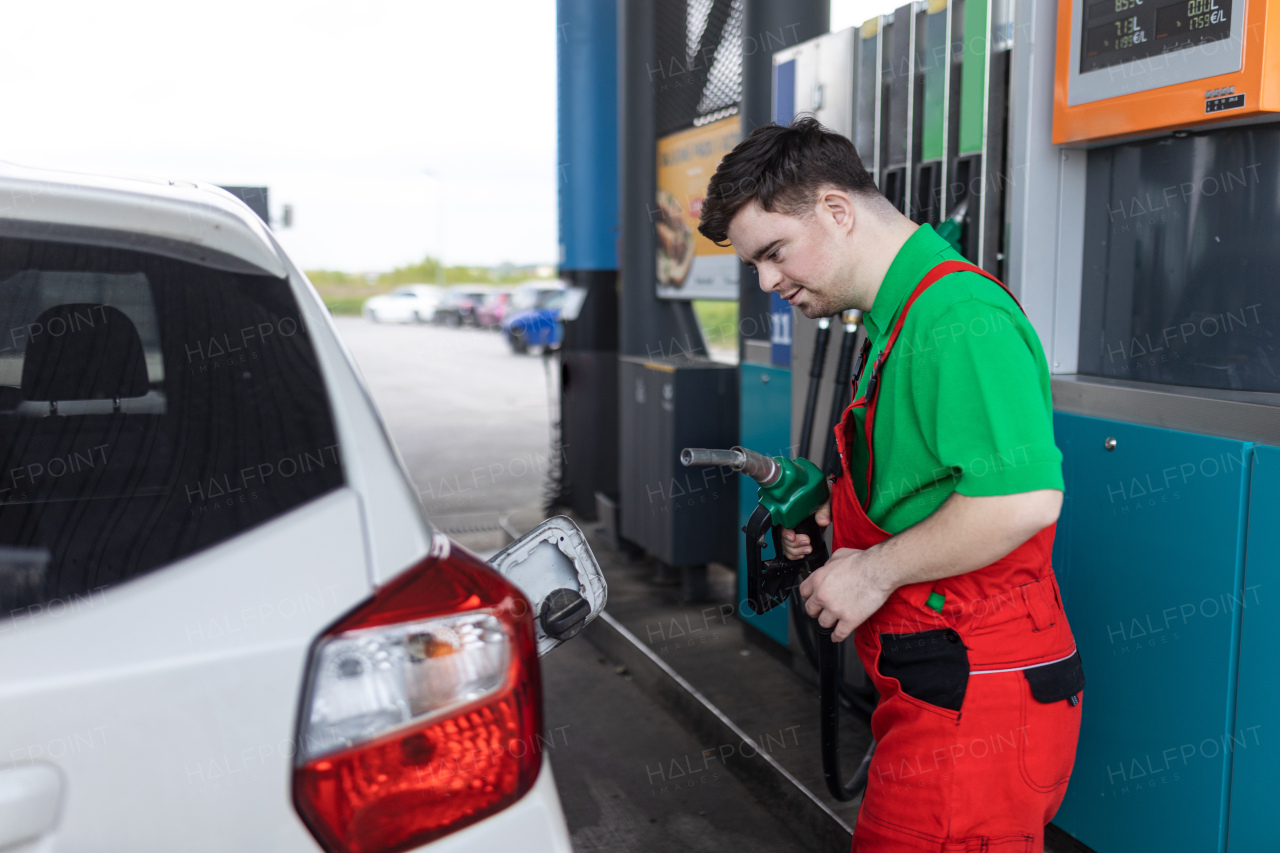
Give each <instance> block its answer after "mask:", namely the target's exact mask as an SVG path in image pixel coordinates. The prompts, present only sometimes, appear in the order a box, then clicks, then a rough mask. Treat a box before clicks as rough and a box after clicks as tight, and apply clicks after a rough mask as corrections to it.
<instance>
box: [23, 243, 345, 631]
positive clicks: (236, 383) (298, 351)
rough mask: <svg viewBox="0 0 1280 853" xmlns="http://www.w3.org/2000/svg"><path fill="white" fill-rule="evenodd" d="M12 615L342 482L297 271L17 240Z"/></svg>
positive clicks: (208, 541) (51, 604) (210, 541)
mask: <svg viewBox="0 0 1280 853" xmlns="http://www.w3.org/2000/svg"><path fill="white" fill-rule="evenodd" d="M0 335H2V336H3V337H2V338H0V620H2V619H6V618H15V617H19V616H22V615H30V614H33V613H38V612H40V611H41V610H43V609H45V608H48V609H50V610H53V609H54V608H55V606H56V605H57V603H58V602H62V603H63V604H71V603H74V602H75V601H76V600H78V599H80V598H83V597H86V596H91V595H93V594H95V593H98V592H101V591H102V590H104V589H106V588H108V587H111V586H112V585H114V584H117V583H120V582H122V581H125V580H128V579H130V578H134V577H137V576H139V575H142V574H145V573H147V572H150V571H154V570H156V569H158V568H161V567H163V566H165V565H168V564H170V563H173V562H174V561H176V560H180V559H182V558H183V557H186V556H188V555H190V554H193V553H195V552H197V551H200V550H201V549H204V548H208V547H210V546H211V545H215V544H217V543H219V542H222V541H224V540H226V539H228V538H230V537H232V536H235V535H236V534H237V533H241V532H243V531H246V530H248V529H250V528H252V527H254V526H256V525H259V524H262V523H263V522H265V521H268V520H270V519H272V518H275V517H277V516H279V515H281V514H282V513H285V512H288V511H289V510H291V509H293V508H295V507H297V506H299V505H300V504H303V503H305V502H307V501H310V500H313V499H314V498H316V497H318V496H320V495H322V494H324V493H326V492H328V491H330V490H332V489H335V488H337V487H339V486H340V485H341V484H342V483H343V476H342V469H341V465H340V463H339V454H338V447H337V439H336V437H335V432H334V426H333V418H332V415H331V412H330V407H329V400H328V395H327V394H326V391H325V386H324V382H323V379H322V377H321V375H320V371H319V367H318V365H317V363H316V357H315V352H314V349H313V347H312V344H311V339H310V336H309V334H308V332H307V328H306V325H305V324H304V323H303V321H302V317H301V315H300V313H299V311H298V306H297V304H296V302H295V301H294V299H293V295H292V293H291V292H290V289H289V285H288V282H287V281H286V280H284V279H277V278H273V277H270V276H266V275H261V276H258V275H247V274H242V273H233V272H225V271H222V270H218V269H213V268H209V267H205V266H201V265H198V264H194V263H190V262H186V261H180V260H174V259H171V258H167V257H163V256H160V255H153V254H149V253H144V252H137V251H131V250H126V249H114V248H106V247H100V246H88V245H79V244H74V243H64V242H52V241H34V240H21V239H10V238H0Z"/></svg>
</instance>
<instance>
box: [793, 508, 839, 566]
mask: <svg viewBox="0 0 1280 853" xmlns="http://www.w3.org/2000/svg"><path fill="white" fill-rule="evenodd" d="M813 520H814V521H816V522H818V526H819V527H826V526H827V525H828V524H830V523H831V500H830V498H828V499H827V502H826V503H824V504H823V505H822V506H820V507H818V511H817V512H815V513H814V514H813ZM812 553H813V543H812V542H810V541H809V537H808V536H805V535H804V534H803V533H796V532H795V531H794V530H790V529H788V528H786V527H784V528H782V556H784V557H786V558H787V559H788V560H799V559H800V558H801V557H803V556H805V555H807V554H812Z"/></svg>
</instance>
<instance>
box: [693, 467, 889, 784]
mask: <svg viewBox="0 0 1280 853" xmlns="http://www.w3.org/2000/svg"><path fill="white" fill-rule="evenodd" d="M680 461H681V462H682V463H683V464H684V465H688V466H693V465H717V466H724V467H727V468H732V469H733V470H734V471H738V472H740V473H743V474H746V475H747V476H748V477H750V478H751V479H753V480H755V481H756V482H757V483H758V484H759V493H758V494H759V503H758V504H757V505H756V509H755V511H754V512H753V513H752V514H751V518H750V519H749V520H748V521H747V524H746V526H745V527H743V528H742V530H743V533H744V534H745V535H746V537H747V606H748V607H750V608H751V611H752V612H753V613H756V614H763V613H766V612H768V611H770V610H772V609H773V608H775V607H777V606H778V605H779V604H782V603H783V602H784V601H786V600H787V598H788V597H794V598H795V599H796V604H797V605H798V604H799V602H798V595H795V594H794V593H795V590H797V589H798V587H799V586H800V583H801V582H802V581H803V580H804V579H805V578H806V577H808V576H809V574H810V572H812V571H814V570H816V569H819V568H821V567H822V566H823V564H825V563H826V562H827V559H828V558H829V557H830V553H829V552H828V551H827V546H826V542H825V541H824V540H823V538H822V528H821V527H819V526H818V523H817V521H816V520H815V519H814V514H815V513H816V512H817V511H818V508H819V507H821V506H822V505H823V504H824V503H826V502H827V500H828V498H830V496H831V492H830V489H829V488H828V486H827V480H826V477H824V476H823V474H822V472H821V471H820V470H819V469H818V466H817V465H814V464H813V463H812V462H810V461H809V460H808V459H804V458H799V459H787V458H785V457H782V456H774V457H768V456H764V455H763V454H760V453H756V452H755V451H754V450H748V449H747V448H745V447H734V448H730V449H729V450H707V449H704V448H697V447H686V448H685V449H684V450H683V451H681V453H680ZM783 528H788V529H792V530H795V531H796V532H797V533H802V534H804V535H806V536H808V537H809V542H810V543H811V545H812V550H811V551H810V553H809V554H808V555H806V556H805V557H804V558H802V559H799V560H788V559H786V558H785V557H783V556H781V554H782V530H783ZM770 532H771V533H772V536H773V548H774V554H775V555H776V556H775V557H774V558H773V559H771V560H765V559H763V556H762V553H761V552H762V551H763V550H764V548H765V535H766V533H770ZM814 627H815V628H816V630H817V631H818V633H819V635H821V636H822V637H824V638H826V641H825V642H823V641H822V640H819V642H818V644H817V645H818V692H819V697H820V698H819V705H820V729H821V737H822V774H823V776H824V778H825V779H826V782H827V790H828V791H830V792H831V796H833V797H835V798H836V799H837V800H840V801H841V802H845V801H848V800H852V799H853V798H854V797H856V796H857V795H858V794H859V793H861V792H862V790H863V789H864V788H865V787H866V784H867V772H868V770H869V769H870V767H871V756H872V753H873V752H874V751H875V743H874V742H873V743H872V745H871V748H870V749H869V750H867V754H866V755H865V756H864V757H863V759H862V762H861V764H860V765H859V766H858V769H857V771H856V772H855V773H854V774H853V778H852V779H851V780H850V781H849V782H848V783H844V782H842V781H841V778H842V777H841V775H840V757H839V734H840V725H839V723H840V647H839V646H838V645H837V644H836V643H834V642H831V641H830V639H829V638H830V636H831V634H832V631H833V630H834V628H823V627H821V626H820V625H816V624H815V625H814Z"/></svg>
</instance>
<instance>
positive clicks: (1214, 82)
mask: <svg viewBox="0 0 1280 853" xmlns="http://www.w3.org/2000/svg"><path fill="white" fill-rule="evenodd" d="M1278 8H1280V7H1277V5H1276V4H1275V3H1271V2H1267V0H1253V2H1249V3H1245V2H1243V0H1069V2H1062V3H1059V4H1058V53H1057V75H1056V76H1057V84H1056V86H1055V89H1054V117H1053V141H1054V142H1055V143H1078V142H1096V141H1098V140H1103V139H1111V138H1117V137H1121V136H1127V135H1130V134H1137V133H1151V132H1155V131H1162V130H1171V129H1174V128H1179V127H1190V126H1193V125H1204V124H1207V123H1210V122H1218V121H1222V120H1232V121H1234V120H1237V119H1247V118H1255V119H1256V118H1262V117H1265V116H1267V115H1269V114H1272V113H1275V112H1277V111H1280V74H1278V73H1277V72H1278V69H1277V65H1276V57H1277V54H1278V52H1280V32H1277V27H1276V25H1275V21H1274V17H1275V15H1276V14H1277V10H1278Z"/></svg>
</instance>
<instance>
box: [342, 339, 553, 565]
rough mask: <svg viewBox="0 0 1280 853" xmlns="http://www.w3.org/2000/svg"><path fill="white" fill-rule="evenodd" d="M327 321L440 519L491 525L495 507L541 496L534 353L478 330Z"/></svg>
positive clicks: (547, 421) (543, 397) (539, 385)
mask: <svg viewBox="0 0 1280 853" xmlns="http://www.w3.org/2000/svg"><path fill="white" fill-rule="evenodd" d="M335 322H336V324H337V327H338V333H339V334H340V335H341V336H342V339H343V341H345V342H346V344H347V346H348V347H349V348H350V350H351V353H352V355H353V356H355V359H356V362H357V364H359V366H360V371H361V373H363V374H364V378H365V381H366V382H367V383H368V385H369V390H370V391H371V392H372V394H373V397H374V402H375V403H377V406H378V409H379V411H381V412H382V416H383V418H384V419H385V421H386V425H387V429H388V430H389V431H390V432H391V437H392V439H393V440H394V441H395V443H396V447H397V448H399V450H400V455H401V456H402V457H403V458H404V462H405V465H406V466H407V467H408V469H409V473H410V474H411V475H412V477H413V481H414V484H415V485H416V486H417V488H418V491H419V494H420V495H421V498H422V504H423V506H424V507H425V508H426V510H427V512H428V514H429V515H430V516H431V519H432V521H433V522H435V524H436V525H437V526H438V527H440V528H441V529H442V530H444V531H446V532H448V533H451V534H454V535H461V536H467V535H470V534H484V533H487V532H493V533H497V532H498V522H499V519H500V516H501V515H502V514H504V513H508V512H511V511H513V510H517V509H520V508H526V507H531V506H536V505H539V504H540V503H541V502H542V499H543V498H542V495H543V491H544V488H545V484H546V482H547V476H548V471H549V470H550V468H551V432H550V429H551V413H550V408H549V405H548V393H547V365H546V364H545V363H544V360H543V358H542V357H541V356H539V355H524V356H520V355H515V354H514V353H512V352H511V349H510V347H508V346H507V344H506V342H505V341H504V340H503V337H502V335H500V334H498V333H496V332H492V331H487V330H482V329H469V328H461V329H454V328H447V327H443V326H433V325H417V324H399V323H370V322H369V321H367V320H365V319H364V318H362V317H336V318H335ZM464 541H466V540H465V539H464ZM472 541H474V542H475V543H476V544H477V547H483V543H484V541H485V538H484V536H483V535H481V536H477V537H473V539H472Z"/></svg>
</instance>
